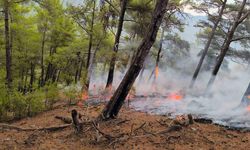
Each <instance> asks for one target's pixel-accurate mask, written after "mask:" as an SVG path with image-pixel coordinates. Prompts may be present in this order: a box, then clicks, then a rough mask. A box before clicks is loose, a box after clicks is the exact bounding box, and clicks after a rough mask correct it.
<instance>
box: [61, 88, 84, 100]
mask: <svg viewBox="0 0 250 150" xmlns="http://www.w3.org/2000/svg"><path fill="white" fill-rule="evenodd" d="M63 93H64V94H65V96H66V97H67V99H68V101H69V104H71V103H72V102H73V101H74V100H75V101H76V100H77V98H79V97H80V96H81V88H79V86H77V85H71V86H68V87H65V88H64V90H63Z"/></svg>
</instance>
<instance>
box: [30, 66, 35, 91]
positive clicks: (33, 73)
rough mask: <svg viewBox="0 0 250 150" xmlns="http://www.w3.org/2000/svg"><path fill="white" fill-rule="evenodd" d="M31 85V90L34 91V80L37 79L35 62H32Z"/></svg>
mask: <svg viewBox="0 0 250 150" xmlns="http://www.w3.org/2000/svg"><path fill="white" fill-rule="evenodd" d="M30 65H31V66H30V87H29V91H33V90H32V89H33V82H34V80H35V64H33V63H31V64H30Z"/></svg>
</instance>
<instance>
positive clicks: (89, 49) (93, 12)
mask: <svg viewBox="0 0 250 150" xmlns="http://www.w3.org/2000/svg"><path fill="white" fill-rule="evenodd" d="M93 3H94V6H93V10H92V18H91V27H90V35H89V48H88V58H87V63H86V70H87V73H86V75H87V79H86V81H85V83H84V85H83V87H82V90H83V91H84V92H87V91H88V90H89V79H88V74H89V73H88V71H89V66H90V63H91V58H92V54H91V51H92V46H93V30H94V20H95V8H96V1H95V0H94V1H93Z"/></svg>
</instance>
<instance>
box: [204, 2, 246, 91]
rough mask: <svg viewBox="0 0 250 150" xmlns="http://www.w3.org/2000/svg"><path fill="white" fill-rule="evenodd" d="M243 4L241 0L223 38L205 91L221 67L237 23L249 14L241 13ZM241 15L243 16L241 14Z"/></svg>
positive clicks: (208, 88) (244, 3)
mask: <svg viewBox="0 0 250 150" xmlns="http://www.w3.org/2000/svg"><path fill="white" fill-rule="evenodd" d="M245 5H246V0H243V2H242V4H241V7H240V10H239V12H238V14H237V17H236V19H235V21H234V23H233V25H232V27H231V28H230V30H229V31H228V33H227V37H226V39H225V42H224V44H223V46H222V48H221V50H220V54H219V56H218V59H217V62H216V64H215V67H214V69H213V72H212V76H211V78H210V80H209V82H208V84H207V89H206V91H209V90H210V88H211V86H212V85H213V83H214V81H215V78H216V76H217V73H218V72H219V69H220V67H221V64H222V62H223V60H224V57H225V56H226V54H227V51H228V49H229V47H230V44H231V42H232V39H233V36H234V32H235V30H236V29H237V27H238V25H239V24H241V23H242V22H243V21H244V20H245V19H246V18H247V17H248V15H249V14H250V11H248V12H246V13H245V14H244V15H243V12H244V8H245ZM242 15H243V16H242Z"/></svg>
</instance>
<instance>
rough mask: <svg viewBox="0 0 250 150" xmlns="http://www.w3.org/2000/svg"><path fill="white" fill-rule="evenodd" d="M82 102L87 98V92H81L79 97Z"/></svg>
mask: <svg viewBox="0 0 250 150" xmlns="http://www.w3.org/2000/svg"><path fill="white" fill-rule="evenodd" d="M81 98H82V100H87V99H88V98H89V95H88V92H86V91H83V92H82V95H81Z"/></svg>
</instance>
